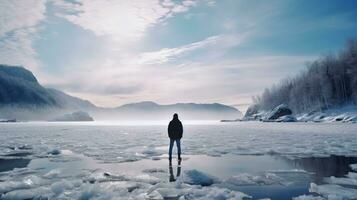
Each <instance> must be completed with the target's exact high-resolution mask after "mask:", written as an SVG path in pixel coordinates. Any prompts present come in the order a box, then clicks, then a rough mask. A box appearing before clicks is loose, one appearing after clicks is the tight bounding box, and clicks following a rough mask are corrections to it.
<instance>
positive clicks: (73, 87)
mask: <svg viewBox="0 0 357 200" xmlns="http://www.w3.org/2000/svg"><path fill="white" fill-rule="evenodd" d="M356 6H357V2H356V1H353V0H350V1H347V0H346V1H338V0H331V1H328V2H326V1H323V0H317V1H306V0H304V1H283V0H280V1H277V0H276V1H259V2H258V1H238V0H237V1H236V0H220V1H214V0H183V1H173V0H172V1H171V0H130V1H116V0H88V1H85V0H83V1H80V0H78V1H66V0H24V1H21V0H18V1H11V0H1V1H0V47H1V48H0V63H1V64H9V65H22V66H24V67H25V68H28V69H30V70H31V71H32V72H34V73H35V75H36V76H37V77H38V79H39V81H40V82H41V83H42V84H43V85H45V86H47V87H54V88H56V89H60V90H62V91H64V92H67V93H69V94H72V95H74V96H77V97H80V98H84V99H88V100H90V101H92V102H93V103H95V104H96V105H99V106H107V107H114V106H118V105H121V104H125V103H130V102H138V101H145V100H152V101H155V102H158V103H162V104H170V103H176V102H198V103H213V102H218V103H224V104H228V105H236V106H237V107H242V106H243V107H244V106H246V105H247V104H249V103H250V102H251V96H253V95H256V94H259V93H260V92H262V91H263V89H264V88H265V87H268V86H270V85H272V84H273V83H277V82H278V81H279V80H280V79H281V78H284V77H287V76H292V75H294V74H296V73H297V72H299V71H301V70H302V69H304V68H305V63H306V62H308V61H312V60H314V59H316V58H317V57H318V56H319V55H321V54H326V53H329V52H333V51H336V50H338V49H340V48H341V47H342V46H343V45H344V43H345V41H346V39H348V38H349V37H353V36H356V35H357V26H356V25H357V21H356V20H355V19H357V12H355V9H356Z"/></svg>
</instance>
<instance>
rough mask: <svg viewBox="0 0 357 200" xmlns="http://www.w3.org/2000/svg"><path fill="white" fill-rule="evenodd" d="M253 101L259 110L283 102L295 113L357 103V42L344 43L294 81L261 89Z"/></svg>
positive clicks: (352, 40)
mask: <svg viewBox="0 0 357 200" xmlns="http://www.w3.org/2000/svg"><path fill="white" fill-rule="evenodd" d="M253 102H254V103H255V104H256V105H257V106H258V107H259V109H261V110H270V109H273V108H274V107H276V106H278V105H280V104H283V103H284V104H287V105H288V106H289V108H291V109H292V110H293V111H294V112H295V113H302V112H310V111H316V110H324V109H329V108H331V107H336V106H340V105H344V104H357V40H356V39H350V40H348V41H347V42H346V45H345V47H344V48H343V49H342V50H341V51H340V52H339V53H336V54H331V53H330V54H328V55H324V56H321V57H320V58H319V59H317V60H316V61H314V62H312V63H309V64H307V68H306V69H305V70H304V71H303V72H302V73H300V74H299V75H297V76H295V77H294V78H286V79H284V80H282V81H281V82H280V83H279V84H276V85H273V87H271V88H267V89H265V91H264V92H263V93H262V94H261V95H259V96H255V97H253Z"/></svg>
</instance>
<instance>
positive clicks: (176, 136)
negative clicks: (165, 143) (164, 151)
mask: <svg viewBox="0 0 357 200" xmlns="http://www.w3.org/2000/svg"><path fill="white" fill-rule="evenodd" d="M182 133H183V128H182V123H181V121H180V120H179V118H178V115H177V114H176V113H175V114H174V117H173V119H172V120H171V121H170V123H169V127H168V134H169V138H170V148H169V161H170V163H171V160H172V148H173V147H174V142H176V146H177V154H178V161H179V162H181V138H182Z"/></svg>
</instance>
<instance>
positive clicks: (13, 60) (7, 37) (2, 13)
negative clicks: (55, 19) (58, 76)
mask: <svg viewBox="0 0 357 200" xmlns="http://www.w3.org/2000/svg"><path fill="white" fill-rule="evenodd" d="M45 3H46V2H45V1H44V0H26V1H20V0H19V1H11V0H3V1H0V47H1V48H0V63H3V64H11V65H24V66H26V67H29V68H31V69H36V68H37V67H38V66H39V61H38V60H37V59H36V51H35V49H34V48H33V46H32V45H33V40H34V39H35V38H36V37H37V34H36V33H37V31H38V24H39V23H40V22H41V21H42V20H44V19H45V12H46V5H45Z"/></svg>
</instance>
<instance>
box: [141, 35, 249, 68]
mask: <svg viewBox="0 0 357 200" xmlns="http://www.w3.org/2000/svg"><path fill="white" fill-rule="evenodd" d="M243 38H244V35H243V34H242V35H239V34H235V35H216V36H211V37H208V38H206V39H204V40H201V41H198V42H194V43H191V44H187V45H183V46H180V47H176V48H163V49H161V50H159V51H154V52H145V53H142V54H141V55H140V56H139V59H138V61H137V62H138V63H139V64H162V63H166V62H169V61H171V60H173V59H175V58H177V57H180V56H183V55H185V54H188V53H190V52H192V51H195V50H203V49H206V50H207V48H211V49H213V50H214V51H220V50H222V49H227V48H230V47H234V46H236V45H238V44H239V43H240V42H242V40H243Z"/></svg>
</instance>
